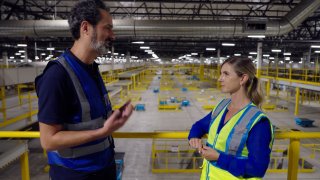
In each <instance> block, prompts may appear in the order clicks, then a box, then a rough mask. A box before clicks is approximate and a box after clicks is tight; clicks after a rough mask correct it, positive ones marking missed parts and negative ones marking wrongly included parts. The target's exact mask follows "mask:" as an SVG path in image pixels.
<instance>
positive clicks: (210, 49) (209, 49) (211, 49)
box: [206, 48, 216, 51]
mask: <svg viewBox="0 0 320 180" xmlns="http://www.w3.org/2000/svg"><path fill="white" fill-rule="evenodd" d="M206 50H207V51H215V50H216V48H206Z"/></svg>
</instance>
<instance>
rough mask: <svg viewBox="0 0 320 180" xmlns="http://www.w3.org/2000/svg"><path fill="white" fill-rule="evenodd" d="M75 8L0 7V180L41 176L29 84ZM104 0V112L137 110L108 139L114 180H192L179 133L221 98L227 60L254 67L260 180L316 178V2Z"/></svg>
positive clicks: (319, 129) (68, 3)
mask: <svg viewBox="0 0 320 180" xmlns="http://www.w3.org/2000/svg"><path fill="white" fill-rule="evenodd" d="M76 2H77V1H76V0H64V1H62V0H0V137H1V140H0V144H1V145H0V179H10V180H15V179H17V180H18V179H37V180H38V179H39V180H41V179H48V166H47V159H46V157H45V155H44V154H45V153H44V152H43V150H42V148H41V146H40V142H39V134H38V130H39V129H38V122H37V112H38V101H37V96H36V93H35V87H34V79H35V77H36V76H38V75H40V74H41V73H42V72H43V70H44V68H45V66H46V64H47V63H48V62H49V61H52V60H54V59H56V58H57V57H59V56H60V55H61V53H63V52H64V51H65V50H66V49H68V48H70V47H71V46H72V44H73V39H72V38H71V34H70V32H69V27H68V23H67V18H68V13H69V12H70V10H71V8H72V7H73V5H74V4H75V3H76ZM104 2H105V4H106V5H107V6H108V7H109V8H110V14H111V15H112V17H113V26H114V27H113V31H114V33H115V36H116V38H115V41H114V42H113V44H112V47H111V48H110V49H109V51H108V53H107V54H105V55H103V56H101V57H98V58H97V59H96V62H97V63H99V64H100V65H99V69H100V72H101V75H102V77H103V80H104V83H105V85H106V87H107V90H108V93H109V97H110V98H111V102H112V106H113V109H117V108H120V107H121V106H122V105H123V104H124V103H125V102H126V101H127V100H128V99H131V100H132V103H133V105H134V107H135V111H134V112H133V114H132V117H131V118H130V120H129V121H128V122H127V124H125V126H124V127H122V128H121V129H120V130H118V131H117V132H116V133H115V134H114V137H115V146H116V149H115V150H116V152H117V160H118V161H117V165H118V171H117V172H118V179H123V180H137V179H139V180H156V179H172V180H173V179H175V180H180V179H181V180H182V179H183V180H189V179H190V180H191V179H199V178H200V172H201V169H200V166H201V164H202V157H201V156H199V154H197V153H196V152H195V150H194V149H192V148H191V147H190V146H189V145H188V140H187V134H188V131H189V130H190V128H191V126H192V124H194V123H195V122H196V121H198V120H199V119H201V118H202V117H204V116H205V115H206V114H207V113H209V112H210V111H212V109H213V108H214V107H215V106H216V105H217V103H218V102H220V101H221V100H222V99H223V98H227V97H228V94H223V93H221V91H220V84H219V82H218V81H217V79H218V78H219V76H220V68H221V64H222V62H223V61H224V60H225V59H227V58H228V57H231V56H244V57H249V58H251V59H252V61H253V62H254V64H255V65H256V68H257V73H256V75H257V77H258V78H259V80H260V82H261V87H262V90H263V93H264V99H265V100H264V103H263V105H262V109H263V111H264V112H265V113H266V114H267V116H268V117H269V118H270V120H271V122H272V124H273V125H274V127H275V128H276V131H275V136H276V139H275V142H274V146H273V150H272V155H271V160H270V164H269V168H268V170H267V173H266V175H265V177H264V179H270V180H278V179H293V180H294V179H307V180H316V179H319V177H320V119H319V117H320V59H319V56H320V1H319V0H210V1H209V0H182V1H168V0H164V1H153V0H147V1H140V0H135V1H113V0H108V1H104ZM168 137H169V138H168Z"/></svg>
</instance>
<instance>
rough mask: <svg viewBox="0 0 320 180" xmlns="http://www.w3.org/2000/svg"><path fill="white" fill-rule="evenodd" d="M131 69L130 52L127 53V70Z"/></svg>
mask: <svg viewBox="0 0 320 180" xmlns="http://www.w3.org/2000/svg"><path fill="white" fill-rule="evenodd" d="M129 67H130V52H129V51H127V54H126V65H125V69H127V68H129Z"/></svg>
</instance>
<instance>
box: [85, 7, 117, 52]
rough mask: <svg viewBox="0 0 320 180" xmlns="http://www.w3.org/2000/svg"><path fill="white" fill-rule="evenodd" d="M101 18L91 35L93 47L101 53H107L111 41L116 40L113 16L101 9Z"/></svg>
mask: <svg viewBox="0 0 320 180" xmlns="http://www.w3.org/2000/svg"><path fill="white" fill-rule="evenodd" d="M100 16H101V19H100V21H99V22H98V24H97V25H96V27H95V28H94V31H93V33H92V36H91V47H92V48H93V49H94V50H96V51H97V53H98V54H99V55H103V54H106V53H107V52H108V48H109V47H110V44H111V42H112V41H113V40H114V38H115V37H114V34H113V31H112V28H113V24H112V17H111V15H110V14H109V13H108V12H107V11H104V10H100Z"/></svg>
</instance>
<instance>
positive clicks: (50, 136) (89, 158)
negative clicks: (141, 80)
mask: <svg viewBox="0 0 320 180" xmlns="http://www.w3.org/2000/svg"><path fill="white" fill-rule="evenodd" d="M68 22H69V26H70V30H71V34H72V36H73V38H74V39H75V41H74V44H73V46H72V48H71V49H68V50H66V52H64V53H63V54H62V55H61V56H60V57H59V58H58V60H55V61H51V62H49V63H48V65H47V67H46V68H45V70H44V72H43V74H42V75H40V76H39V77H37V78H36V90H37V95H38V97H39V113H38V119H39V126H40V141H41V145H42V147H43V148H44V149H45V150H46V151H47V154H48V162H49V164H50V173H49V174H50V178H51V179H52V180H56V179H59V180H63V179H68V180H71V179H77V180H82V179H95V180H96V179H104V180H105V179H112V180H113V179H116V166H115V161H114V143H113V139H112V137H111V134H112V133H113V132H114V131H116V130H117V129H119V128H120V127H122V126H123V125H124V124H125V122H126V121H127V120H128V118H129V117H130V115H131V113H132V110H133V106H132V105H131V104H130V102H128V103H126V105H125V106H123V107H122V108H121V109H120V110H116V111H114V112H113V113H112V109H111V104H110V100H109V97H108V93H107V91H106V88H105V86H104V83H103V81H102V78H101V76H100V73H99V70H98V65H97V64H96V63H95V62H94V60H95V59H96V58H97V56H99V55H102V54H104V53H106V51H107V48H108V45H109V43H110V42H111V41H112V40H114V34H113V31H112V27H113V25H112V17H111V15H110V14H109V11H108V9H107V8H106V6H105V5H104V4H103V2H101V1H100V0H83V1H80V2H77V4H76V5H75V6H74V7H73V9H72V10H71V13H70V17H69V20H68Z"/></svg>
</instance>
